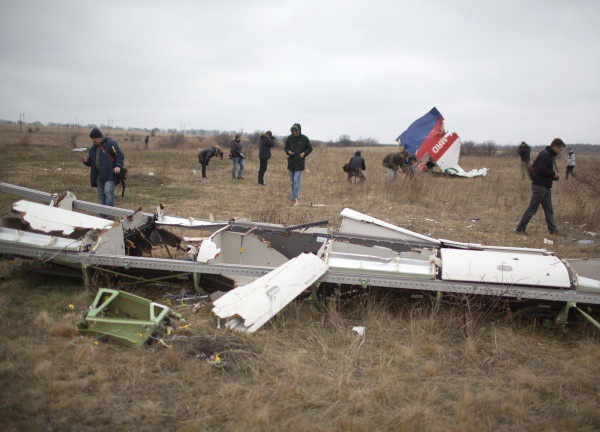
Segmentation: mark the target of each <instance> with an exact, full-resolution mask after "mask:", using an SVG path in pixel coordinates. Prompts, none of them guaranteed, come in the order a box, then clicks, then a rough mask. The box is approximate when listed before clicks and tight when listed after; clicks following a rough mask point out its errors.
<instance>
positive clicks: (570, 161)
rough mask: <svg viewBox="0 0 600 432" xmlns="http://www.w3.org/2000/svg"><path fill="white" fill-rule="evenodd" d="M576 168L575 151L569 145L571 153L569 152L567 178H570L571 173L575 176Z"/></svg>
mask: <svg viewBox="0 0 600 432" xmlns="http://www.w3.org/2000/svg"><path fill="white" fill-rule="evenodd" d="M574 169H575V152H574V151H573V149H572V148H570V147H569V154H567V173H566V174H565V180H569V174H571V176H575V174H574V173H573V170H574Z"/></svg>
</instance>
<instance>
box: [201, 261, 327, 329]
mask: <svg viewBox="0 0 600 432" xmlns="http://www.w3.org/2000/svg"><path fill="white" fill-rule="evenodd" d="M328 268H329V267H328V266H327V264H325V262H323V261H322V260H320V259H319V258H317V257H316V256H315V255H313V254H301V255H298V256H297V257H296V258H293V259H292V260H290V261H288V262H287V263H285V264H283V265H282V266H280V267H278V268H276V269H275V270H273V271H271V272H269V273H267V274H266V275H264V276H263V277H261V278H259V279H257V280H255V281H254V282H252V283H250V284H248V285H244V286H241V287H239V288H236V289H234V290H232V291H229V292H228V293H227V294H225V295H223V296H222V297H221V298H219V299H217V300H215V302H214V303H213V304H214V308H213V312H214V313H215V314H216V315H217V316H218V317H220V318H232V317H233V318H234V319H233V320H231V321H229V322H228V323H227V327H228V328H231V329H234V330H238V331H242V332H248V333H253V332H255V331H256V330H258V329H259V328H260V327H262V326H263V325H264V324H265V323H266V322H267V321H269V319H271V318H272V317H273V316H274V315H275V314H277V313H278V312H279V311H281V310H282V309H283V308H284V307H285V306H287V305H288V304H289V303H290V302H291V301H292V300H294V299H295V298H296V297H298V296H299V295H300V294H301V293H302V292H303V291H304V290H306V289H307V288H309V287H310V286H311V285H312V284H314V283H315V282H316V281H317V280H319V279H320V278H321V276H323V275H324V274H325V272H326V271H327V270H328Z"/></svg>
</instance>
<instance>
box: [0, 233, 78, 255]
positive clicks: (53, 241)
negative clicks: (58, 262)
mask: <svg viewBox="0 0 600 432" xmlns="http://www.w3.org/2000/svg"><path fill="white" fill-rule="evenodd" d="M0 243H12V244H16V245H23V246H31V247H35V248H39V249H43V250H59V251H61V250H68V251H74V252H78V251H79V250H80V244H81V241H80V240H73V239H68V238H63V237H55V236H51V235H46V234H38V233H32V232H28V231H22V230H15V229H12V228H3V227H0Z"/></svg>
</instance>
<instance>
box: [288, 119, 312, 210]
mask: <svg viewBox="0 0 600 432" xmlns="http://www.w3.org/2000/svg"><path fill="white" fill-rule="evenodd" d="M290 131H291V132H292V134H291V135H290V136H288V137H287V139H286V140H285V148H284V150H285V153H286V154H287V155H288V158H287V169H288V174H289V175H290V182H291V184H292V204H293V205H297V204H298V192H300V177H301V176H302V171H304V158H305V157H306V156H308V155H309V154H310V152H312V146H311V145H310V140H309V139H308V137H307V136H306V135H302V128H301V126H300V124H299V123H294V125H293V126H292V127H291V128H290Z"/></svg>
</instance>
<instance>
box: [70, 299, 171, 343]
mask: <svg viewBox="0 0 600 432" xmlns="http://www.w3.org/2000/svg"><path fill="white" fill-rule="evenodd" d="M170 315H171V316H177V317H178V318H181V316H180V315H179V314H175V313H174V312H172V311H171V310H170V309H169V308H168V307H166V306H163V305H161V304H158V303H154V302H152V301H150V300H147V299H145V298H143V297H139V296H136V295H133V294H130V293H127V292H124V291H117V290H112V289H107V288H101V289H100V290H99V291H98V294H96V298H95V299H94V302H93V303H92V306H91V307H90V310H89V311H86V313H85V314H84V317H83V320H82V321H80V322H79V323H77V329H78V330H79V332H80V333H91V334H94V335H97V336H106V337H109V338H111V339H114V340H115V341H117V342H121V343H124V344H126V345H143V344H145V343H147V342H148V341H150V339H151V338H153V337H157V336H159V333H161V332H162V331H164V329H165V326H166V325H168V324H169V316H170Z"/></svg>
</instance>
